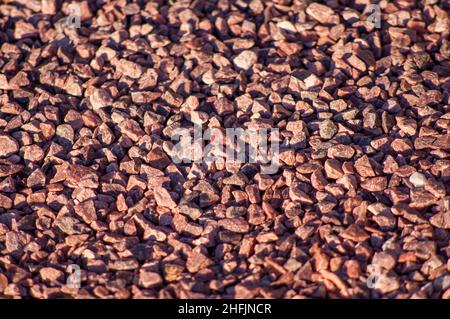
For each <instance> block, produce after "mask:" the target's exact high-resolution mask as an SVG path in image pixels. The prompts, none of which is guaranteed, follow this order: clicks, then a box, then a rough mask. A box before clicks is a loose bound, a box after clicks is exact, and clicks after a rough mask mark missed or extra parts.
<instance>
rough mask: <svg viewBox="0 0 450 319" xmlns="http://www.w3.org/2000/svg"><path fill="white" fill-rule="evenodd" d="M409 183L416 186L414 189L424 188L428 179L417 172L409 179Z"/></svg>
mask: <svg viewBox="0 0 450 319" xmlns="http://www.w3.org/2000/svg"><path fill="white" fill-rule="evenodd" d="M409 181H410V182H411V184H413V185H414V187H424V186H425V182H426V181H427V178H426V177H425V175H423V174H421V173H418V172H415V173H413V174H412V175H411V176H410V177H409Z"/></svg>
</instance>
